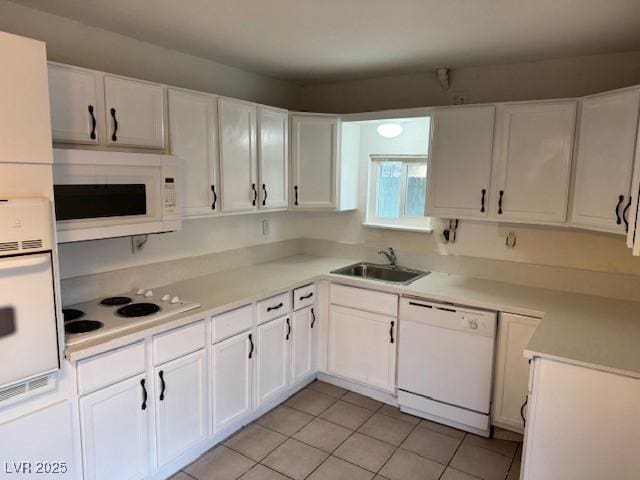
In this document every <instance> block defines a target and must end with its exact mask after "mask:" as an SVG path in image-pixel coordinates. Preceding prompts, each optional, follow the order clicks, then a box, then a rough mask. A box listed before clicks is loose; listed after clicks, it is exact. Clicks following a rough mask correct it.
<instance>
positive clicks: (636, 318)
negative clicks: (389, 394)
mask: <svg viewBox="0 0 640 480" xmlns="http://www.w3.org/2000/svg"><path fill="white" fill-rule="evenodd" d="M356 261H357V260H354V259H345V258H333V257H312V256H302V255H298V256H292V257H286V258H283V259H279V260H276V261H272V262H268V263H263V264H257V265H252V266H249V267H243V268H239V269H235V270H230V271H223V272H218V273H215V274H211V275H206V276H202V277H197V278H193V279H189V280H185V281H181V282H178V283H175V284H173V285H171V286H170V288H171V291H172V292H175V294H176V295H178V296H180V297H182V298H188V299H189V300H192V301H197V302H199V303H200V304H201V307H200V308H198V309H196V310H191V311H189V312H187V313H183V314H180V315H175V316H173V317H167V318H164V319H160V320H158V321H157V322H153V323H145V324H144V325H142V326H141V328H138V329H136V328H133V329H131V330H128V331H126V332H121V333H119V334H114V335H113V336H111V337H107V336H105V337H102V338H98V339H96V340H93V341H87V342H83V343H80V344H77V345H74V346H71V347H68V348H67V349H66V351H65V355H66V357H67V359H69V360H70V361H77V360H79V359H81V358H85V357H88V356H91V355H95V354H97V353H100V352H103V351H106V350H109V349H112V348H118V347H120V346H124V345H126V344H129V343H131V342H134V341H137V340H140V339H142V338H145V337H148V336H149V335H154V334H156V333H160V332H163V331H167V330H170V329H172V328H176V327H178V326H181V325H184V324H187V323H190V322H192V321H194V320H197V319H199V318H205V317H206V316H209V315H215V314H216V313H221V312H223V311H225V310H229V309H231V308H234V307H237V306H241V305H245V304H247V303H250V302H253V301H256V300H259V299H262V298H265V297H268V296H271V295H275V294H278V293H281V292H282V291H285V290H288V289H290V288H295V287H297V286H301V285H305V284H307V283H310V282H312V281H316V280H321V279H324V280H332V281H336V282H339V283H342V284H346V285H353V286H360V287H366V288H371V289H375V290H380V291H385V292H391V293H397V294H400V295H413V296H418V297H423V298H426V299H430V300H434V301H441V302H450V303H455V304H459V305H466V306H472V307H480V308H485V309H490V310H496V311H503V312H509V313H516V314H521V315H528V316H532V317H538V318H543V320H542V321H541V322H540V325H539V326H538V328H537V329H536V331H535V333H534V335H533V337H532V339H531V341H530V342H529V345H528V346H527V349H526V350H525V355H526V356H528V357H534V356H540V357H545V358H551V359H556V360H561V361H565V362H570V363H574V364H578V365H583V366H587V367H592V368H598V369H601V370H605V371H610V372H615V373H620V374H624V375H629V376H633V377H637V378H640V302H630V301H622V300H616V299H609V298H604V297H596V296H588V295H580V294H573V293H567V292H560V291H554V290H547V289H541V288H533V287H526V286H520V285H512V284H508V283H502V282H496V281H491V280H482V279H475V278H470V277H464V276H460V275H449V274H444V273H438V272H433V273H431V274H430V275H427V276H426V277H423V278H421V279H418V280H416V281H415V282H413V283H412V284H410V285H407V286H402V285H393V284H388V283H383V282H378V281H373V280H360V279H355V278H350V277H344V276H340V275H333V274H330V273H329V272H330V271H331V270H334V269H336V268H339V267H342V266H345V265H348V264H350V263H354V262H356Z"/></svg>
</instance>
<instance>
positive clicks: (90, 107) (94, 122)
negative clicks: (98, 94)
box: [89, 105, 97, 140]
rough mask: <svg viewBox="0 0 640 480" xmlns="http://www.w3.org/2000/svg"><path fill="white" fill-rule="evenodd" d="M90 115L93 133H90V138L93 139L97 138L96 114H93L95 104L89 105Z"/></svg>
mask: <svg viewBox="0 0 640 480" xmlns="http://www.w3.org/2000/svg"><path fill="white" fill-rule="evenodd" d="M89 115H91V133H90V134H89V138H90V139H91V140H95V139H96V125H97V122H96V116H95V115H94V114H93V105H89Z"/></svg>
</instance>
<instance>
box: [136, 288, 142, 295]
mask: <svg viewBox="0 0 640 480" xmlns="http://www.w3.org/2000/svg"><path fill="white" fill-rule="evenodd" d="M136 295H144V288H139V289H138V291H137V292H136Z"/></svg>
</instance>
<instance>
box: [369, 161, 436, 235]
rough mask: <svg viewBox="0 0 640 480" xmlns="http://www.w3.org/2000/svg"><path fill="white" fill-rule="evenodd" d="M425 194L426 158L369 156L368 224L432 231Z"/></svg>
mask: <svg viewBox="0 0 640 480" xmlns="http://www.w3.org/2000/svg"><path fill="white" fill-rule="evenodd" d="M426 194H427V156H426V155H371V156H370V165H369V194H368V202H367V222H366V225H368V226H378V227H386V228H396V229H402V230H419V231H431V220H430V219H429V218H428V217H425V216H424V211H425V199H426Z"/></svg>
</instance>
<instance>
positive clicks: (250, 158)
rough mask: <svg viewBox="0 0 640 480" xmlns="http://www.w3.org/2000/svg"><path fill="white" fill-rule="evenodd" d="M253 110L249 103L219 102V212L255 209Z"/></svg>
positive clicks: (255, 168) (255, 157)
mask: <svg viewBox="0 0 640 480" xmlns="http://www.w3.org/2000/svg"><path fill="white" fill-rule="evenodd" d="M256 116H257V109H256V105H255V104H253V103H248V102H243V101H240V100H232V99H230V98H220V99H219V100H218V122H219V123H218V127H219V131H220V140H219V141H220V175H221V178H222V182H221V194H222V204H221V206H222V211H223V212H239V211H240V212H241V211H250V210H255V209H257V208H258V158H257V155H258V150H257V146H256V139H257V137H256V135H257V133H256V131H257V120H256Z"/></svg>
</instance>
